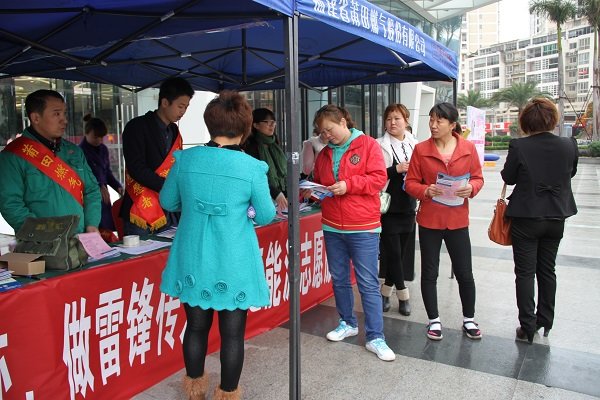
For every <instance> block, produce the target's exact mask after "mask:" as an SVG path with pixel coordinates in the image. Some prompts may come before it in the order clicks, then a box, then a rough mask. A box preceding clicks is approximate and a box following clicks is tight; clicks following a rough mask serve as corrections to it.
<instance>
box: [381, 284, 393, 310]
mask: <svg viewBox="0 0 600 400" xmlns="http://www.w3.org/2000/svg"><path fill="white" fill-rule="evenodd" d="M393 291H394V287H393V286H388V285H386V284H383V285H381V302H382V303H383V312H387V311H390V308H391V307H392V305H391V304H390V296H391V295H392V292H393Z"/></svg>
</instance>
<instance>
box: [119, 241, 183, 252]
mask: <svg viewBox="0 0 600 400" xmlns="http://www.w3.org/2000/svg"><path fill="white" fill-rule="evenodd" d="M169 246H171V242H161V241H159V240H152V239H148V240H141V241H140V245H139V246H135V247H127V246H123V245H119V251H120V252H121V253H125V254H132V255H138V254H144V253H147V252H149V251H152V250H158V249H162V248H163V247H169Z"/></svg>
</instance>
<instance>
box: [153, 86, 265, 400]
mask: <svg viewBox="0 0 600 400" xmlns="http://www.w3.org/2000/svg"><path fill="white" fill-rule="evenodd" d="M204 121H205V123H206V126H207V127H208V130H209V132H210V136H211V141H210V142H209V143H208V144H207V145H206V146H200V147H194V148H191V149H187V150H184V151H180V152H176V153H175V163H174V164H173V167H172V168H171V171H170V173H169V175H168V177H167V180H166V182H165V184H164V186H163V188H162V190H161V192H160V202H161V205H162V207H163V208H164V209H166V210H168V211H180V212H181V220H180V222H179V227H178V229H177V234H176V236H175V240H174V241H173V246H172V248H171V251H170V253H169V259H168V261H167V266H166V267H165V270H164V271H163V274H162V283H161V286H160V288H161V291H163V292H164V293H166V294H168V295H170V296H173V297H178V298H179V299H180V301H181V302H182V303H183V305H184V308H185V313H186V317H187V329H186V331H185V335H184V338H183V357H184V362H185V367H186V372H187V376H185V377H184V387H185V390H186V393H187V395H188V397H189V398H190V399H204V396H205V394H206V390H207V386H208V379H207V377H208V376H207V374H205V372H204V362H205V358H206V351H207V346H208V333H209V331H210V327H211V325H212V319H213V314H214V312H215V311H217V312H218V314H219V332H220V334H221V383H220V385H219V386H217V388H216V391H215V397H214V398H215V399H220V398H226V399H238V398H239V396H240V389H239V387H238V383H239V379H240V375H241V372H242V365H243V361H244V332H245V329H246V316H247V313H248V308H249V307H264V306H268V305H269V299H270V295H269V288H268V286H267V281H266V279H265V274H264V266H263V261H262V256H261V254H260V249H259V245H258V238H257V236H256V232H255V229H254V224H253V222H252V219H251V218H253V219H254V221H256V223H258V224H261V225H262V224H266V223H269V222H270V221H271V220H272V219H273V217H274V216H275V207H274V205H273V201H272V200H271V196H270V194H269V185H268V182H267V170H268V167H267V164H266V163H264V162H262V161H259V160H256V159H254V158H253V157H251V156H249V155H247V154H245V153H243V152H242V151H241V148H240V146H239V144H240V142H241V141H242V140H243V139H244V138H245V136H246V135H247V134H248V133H249V132H250V125H251V123H252V110H251V108H250V105H249V104H248V102H247V101H246V99H245V98H244V97H242V96H241V95H240V94H238V93H235V92H229V91H227V92H222V93H221V94H220V95H219V96H218V97H217V98H215V99H214V100H212V101H211V102H210V103H209V104H208V106H207V107H206V111H205V112H204ZM250 206H252V207H253V209H254V210H252V208H250V209H249V207H250Z"/></svg>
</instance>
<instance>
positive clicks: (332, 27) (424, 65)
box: [0, 0, 458, 399]
mask: <svg viewBox="0 0 600 400" xmlns="http://www.w3.org/2000/svg"><path fill="white" fill-rule="evenodd" d="M457 70H458V67H457V60H456V55H455V54H454V53H453V52H451V51H449V50H448V49H446V48H445V47H443V46H442V45H440V44H439V43H437V42H435V41H434V40H433V39H431V38H429V37H428V36H426V35H425V34H423V33H422V32H420V31H419V30H418V29H416V28H414V27H413V26H411V25H410V24H408V23H406V22H404V21H402V20H400V19H399V18H397V17H395V16H393V15H391V14H389V13H387V12H386V11H383V10H381V9H380V8H378V7H376V6H374V5H372V4H370V3H368V2H367V1H365V0H354V1H351V2H350V1H334V2H331V1H323V0H227V1H213V0H128V1H122V0H20V1H18V2H17V1H15V2H11V4H8V5H7V4H3V5H2V9H0V78H3V77H14V76H21V75H29V76H43V77H52V78H59V79H67V80H78V81H91V82H100V83H110V84H114V85H119V86H122V87H127V88H130V89H131V90H134V91H136V90H141V89H144V88H147V87H154V86H158V85H159V84H160V82H161V81H162V80H164V79H165V78H167V77H170V76H182V77H184V78H186V79H187V80H188V81H189V82H190V83H191V84H192V85H193V86H194V88H195V89H198V90H208V91H214V92H218V91H220V90H222V89H238V90H259V89H286V90H285V103H286V104H285V106H286V111H287V112H286V114H285V115H286V126H287V127H289V128H288V129H286V155H287V159H288V188H289V190H290V193H297V192H298V181H297V178H296V177H297V176H299V155H298V154H299V149H300V137H301V135H300V133H299V128H298V127H299V124H298V120H297V118H298V115H299V110H298V107H299V98H300V97H299V95H298V89H299V87H300V86H305V87H325V88H331V87H338V86H343V85H351V84H377V83H394V82H407V81H436V80H443V81H452V80H455V79H456V77H457ZM288 229H289V231H288V232H289V248H288V257H289V268H290V270H289V280H290V288H291V290H290V320H291V326H292V327H291V334H290V361H289V365H290V399H298V398H300V345H299V336H300V331H299V329H300V325H299V320H300V302H299V285H300V268H299V265H300V257H299V256H300V254H299V252H300V245H299V222H298V204H296V203H295V202H291V205H290V210H289V219H288Z"/></svg>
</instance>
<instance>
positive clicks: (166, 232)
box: [156, 226, 177, 239]
mask: <svg viewBox="0 0 600 400" xmlns="http://www.w3.org/2000/svg"><path fill="white" fill-rule="evenodd" d="M176 232H177V227H176V226H172V227H170V228H169V229H167V230H164V231H162V232H160V233H157V234H156V236H158V237H163V238H165V239H173V238H174V237H175V233H176Z"/></svg>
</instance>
